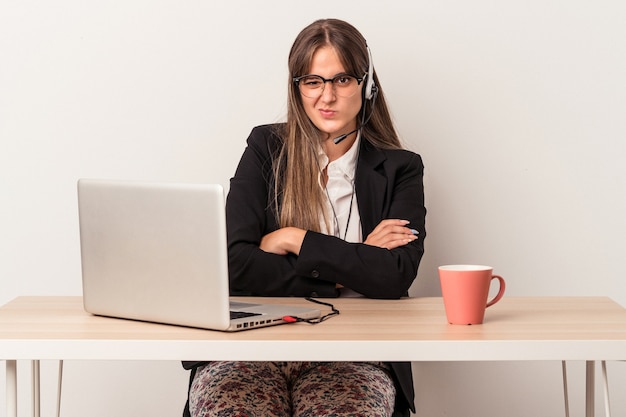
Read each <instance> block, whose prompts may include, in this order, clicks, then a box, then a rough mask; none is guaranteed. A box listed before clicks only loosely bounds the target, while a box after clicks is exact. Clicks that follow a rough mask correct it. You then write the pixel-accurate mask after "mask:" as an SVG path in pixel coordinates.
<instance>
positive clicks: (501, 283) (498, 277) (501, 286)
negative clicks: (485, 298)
mask: <svg viewBox="0 0 626 417" xmlns="http://www.w3.org/2000/svg"><path fill="white" fill-rule="evenodd" d="M494 279H497V280H498V281H500V290H499V291H498V294H496V296H495V297H493V299H492V300H491V301H489V302H488V303H487V306H486V307H485V308H487V307H490V306H492V305H494V304H495V303H497V302H498V301H500V299H501V298H502V296H503V295H504V289H505V288H506V284H505V283H504V278H502V277H501V276H500V275H492V276H491V280H494Z"/></svg>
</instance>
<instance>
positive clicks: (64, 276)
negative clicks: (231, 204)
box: [0, 0, 626, 417]
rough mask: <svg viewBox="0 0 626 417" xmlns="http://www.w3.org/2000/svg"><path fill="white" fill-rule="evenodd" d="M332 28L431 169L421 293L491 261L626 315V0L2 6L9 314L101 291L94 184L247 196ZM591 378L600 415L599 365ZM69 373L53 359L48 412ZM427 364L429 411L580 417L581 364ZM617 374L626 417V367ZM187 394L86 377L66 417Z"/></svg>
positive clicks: (169, 369)
mask: <svg viewBox="0 0 626 417" xmlns="http://www.w3.org/2000/svg"><path fill="white" fill-rule="evenodd" d="M321 17H339V18H343V19H346V20H348V21H350V22H351V23H353V24H354V25H355V26H357V27H358V28H359V29H360V30H361V32H362V33H363V34H364V36H365V37H366V38H367V40H368V43H369V45H370V47H371V49H372V53H373V56H374V63H375V67H376V70H377V72H378V74H379V77H380V78H381V84H382V87H383V89H384V91H385V93H386V95H387V99H388V101H389V103H390V105H391V110H392V112H393V114H394V116H395V121H396V123H397V126H398V129H399V132H400V134H401V136H402V138H403V140H404V142H405V143H406V146H407V147H408V148H410V149H412V150H414V151H416V152H418V153H420V154H421V155H422V156H423V158H424V162H425V165H426V174H425V187H426V197H427V208H428V210H429V211H428V216H427V229H428V238H427V240H426V255H425V257H424V260H423V262H422V265H421V268H420V272H419V275H418V279H417V280H416V283H415V285H414V286H413V288H412V295H415V296H426V295H438V294H439V285H438V281H437V273H436V267H437V266H438V265H441V264H447V263H479V264H489V265H493V266H494V267H495V271H496V272H497V273H500V274H502V275H503V276H504V277H505V278H506V279H507V284H508V287H507V293H508V295H518V296H523V295H524V296H525V295H529V296H530V295H533V296H534V295H609V296H611V297H613V299H615V300H616V301H618V302H620V303H621V304H626V288H625V287H624V284H623V278H624V251H625V249H626V247H625V245H624V243H623V237H624V236H626V220H625V217H624V216H625V214H626V172H625V168H624V159H625V156H626V25H625V24H624V22H626V3H625V2H623V1H622V0H596V1H593V2H592V1H585V0H570V1H559V0H523V1H522V0H504V1H493V0H441V1H431V2H427V1H410V2H409V1H407V2H402V3H397V2H386V3H385V2H380V1H364V0H359V1H356V0H346V1H342V2H334V1H324V0H322V1H313V2H295V1H271V0H265V1H233V2H226V1H222V2H212V1H208V0H176V1H174V0H171V1H168V0H151V1H147V0H130V1H129V0H123V1H122V0H111V1H98V2H96V1H90V0H56V1H32V0H21V1H18V0H0V140H1V148H0V190H1V193H2V202H1V203H0V257H1V258H0V303H5V302H7V301H9V300H11V299H12V298H14V297H16V296H19V295H66V294H70V295H78V294H80V292H81V278H80V262H79V243H78V222H77V204H76V191H75V183H76V180H77V179H78V178H80V177H99V178H102V177H104V178H123V179H146V180H167V181H191V182H219V183H222V184H223V185H224V186H225V187H228V180H229V178H230V177H231V175H232V174H233V173H234V170H235V167H236V164H237V162H238V160H239V157H240V155H241V152H242V151H243V149H244V146H245V139H246V137H247V135H248V133H249V131H250V129H251V128H252V127H253V126H255V125H257V124H262V123H270V122H275V121H280V120H283V117H284V115H285V110H286V106H285V102H286V85H287V82H288V81H287V65H286V62H287V54H288V50H289V47H290V46H291V43H292V41H293V39H294V38H295V36H296V34H297V33H298V32H299V31H300V29H302V28H303V27H304V26H305V25H307V24H308V23H310V22H311V21H313V20H315V19H317V18H321ZM493 308H497V306H494V307H493ZM487 318H488V313H487ZM571 365H572V367H571V369H570V376H571V377H572V380H571V381H570V388H571V390H572V392H571V393H570V396H571V398H572V401H573V404H572V407H573V410H572V415H573V416H582V415H583V414H582V413H583V407H582V404H583V386H582V379H583V364H581V363H573V364H571ZM0 366H1V367H2V368H0V372H1V371H3V370H4V364H2V365H0ZM55 366H56V365H55V364H54V363H47V362H44V363H43V364H42V373H43V378H44V380H43V381H44V386H43V391H44V402H43V404H42V405H43V407H44V411H43V415H44V416H45V417H47V416H51V415H53V414H52V412H53V409H54V401H53V398H52V396H51V394H52V392H53V389H54V382H55V379H56V374H55V370H56V367H55ZM18 367H19V370H20V371H19V375H20V378H22V384H24V383H25V382H26V381H25V380H26V377H27V375H28V363H22V362H20V363H18ZM414 368H415V377H416V388H417V398H416V404H417V407H418V411H419V415H420V416H426V417H438V416H447V417H472V416H481V417H496V416H503V415H506V416H508V417H516V416H520V417H522V416H529V415H534V416H548V417H553V416H560V415H563V411H562V410H563V405H562V397H561V395H562V394H561V391H560V390H561V388H560V383H561V380H560V364H559V363H553V362H549V363H524V364H516V363H484V364H468V363H453V364H441V363H430V364H416V365H415V366H414ZM609 373H610V378H611V383H612V384H613V387H617V389H616V391H615V392H614V393H613V395H612V399H613V403H614V404H613V406H614V411H615V413H616V414H617V415H624V413H626V403H625V401H626V399H624V396H623V395H620V392H622V393H623V390H622V389H621V388H622V387H623V386H624V385H623V384H624V380H625V379H626V363H611V364H609ZM2 374H3V372H2ZM186 384H187V373H186V372H185V371H183V370H182V369H181V367H180V365H179V364H178V363H175V362H168V363H159V362H128V363H119V362H114V363H92V362H68V363H66V373H65V387H64V397H63V409H62V412H63V415H64V416H67V417H78V416H90V417H98V416H112V415H115V416H119V417H126V416H128V417H131V416H133V417H134V416H143V415H151V416H178V415H180V411H181V409H182V406H183V402H184V398H185V394H186ZM0 389H1V391H0V392H4V380H3V379H2V382H0ZM22 392H24V393H25V394H27V391H26V390H23V391H22ZM598 403H599V404H598V408H600V401H598ZM29 411H30V405H29V403H28V402H27V401H26V397H25V396H23V397H21V398H20V416H26V415H27V413H28V412H29ZM4 412H5V407H4V396H3V395H2V396H0V416H3V415H4ZM599 415H602V412H601V411H600V412H599Z"/></svg>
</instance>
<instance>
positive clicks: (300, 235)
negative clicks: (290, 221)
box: [259, 227, 306, 255]
mask: <svg viewBox="0 0 626 417" xmlns="http://www.w3.org/2000/svg"><path fill="white" fill-rule="evenodd" d="M304 235H306V230H303V229H298V228H297V227H283V228H282V229H278V230H275V231H273V232H272V233H268V234H266V235H265V236H263V238H262V239H261V244H260V245H259V247H260V248H261V250H264V251H265V252H270V253H275V254H276V255H287V254H288V253H294V254H296V255H299V254H300V248H301V247H302V241H304Z"/></svg>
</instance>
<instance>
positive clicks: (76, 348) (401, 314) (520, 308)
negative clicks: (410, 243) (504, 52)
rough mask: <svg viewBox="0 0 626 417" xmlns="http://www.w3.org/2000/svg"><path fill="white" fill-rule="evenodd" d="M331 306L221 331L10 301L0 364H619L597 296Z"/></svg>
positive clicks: (2, 321) (621, 328) (610, 315)
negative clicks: (464, 321)
mask: <svg viewBox="0 0 626 417" xmlns="http://www.w3.org/2000/svg"><path fill="white" fill-rule="evenodd" d="M244 300H245V301H254V300H255V299H254V298H252V299H251V298H245V299H244ZM260 300H261V301H262V302H280V303H286V304H293V305H310V303H309V302H307V301H306V300H303V299H297V298H263V299H260ZM331 302H332V303H334V304H335V306H336V307H337V308H338V309H339V310H340V311H341V314H340V315H339V316H336V317H333V318H331V319H330V320H328V321H325V322H323V323H321V324H318V325H310V324H306V323H296V324H287V325H280V326H274V327H269V328H260V329H253V330H247V331H242V332H237V333H224V332H218V331H210V330H202V329H193V328H185V327H179V326H171V325H162V324H155V323H145V322H137V321H130V320H120V319H113V318H107V317H99V316H93V315H91V314H89V313H86V312H85V311H84V310H83V306H82V298H81V297H19V298H16V299H15V300H13V301H11V302H9V303H7V304H6V305H4V306H3V307H1V308H0V359H129V360H136V359H163V360H170V359H185V360H201V359H202V360H204V359H214V360H218V359H233V360H427V361H435V360H552V359H554V360H556V359H564V360H565V359H567V360H601V359H604V360H617V359H626V309H624V308H623V307H621V306H620V305H619V304H617V303H615V302H614V301H612V300H611V299H609V298H607V297H505V298H504V299H502V301H500V302H499V303H497V304H495V305H494V306H492V307H490V308H488V309H487V312H486V315H485V322H484V324H482V325H473V326H460V325H450V324H448V323H447V322H446V318H445V311H444V308H443V302H442V300H441V298H436V297H432V298H407V299H402V300H372V299H360V298H355V299H352V298H341V299H333V300H331ZM324 308H325V307H322V309H324Z"/></svg>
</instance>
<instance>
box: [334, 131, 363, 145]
mask: <svg viewBox="0 0 626 417" xmlns="http://www.w3.org/2000/svg"><path fill="white" fill-rule="evenodd" d="M359 130H361V128H360V127H359V128H358V129H354V130H353V131H352V132H348V133H344V134H343V135H341V136H337V137H336V138H335V139H333V142H335V145H337V144H338V143H339V142H341V141H342V140H344V139H345V138H347V137H348V136H350V135H351V134H353V133H354V132H358V131H359Z"/></svg>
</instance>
